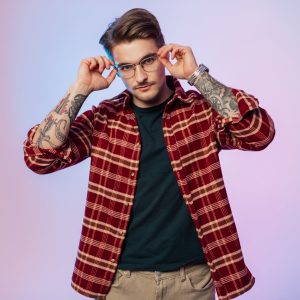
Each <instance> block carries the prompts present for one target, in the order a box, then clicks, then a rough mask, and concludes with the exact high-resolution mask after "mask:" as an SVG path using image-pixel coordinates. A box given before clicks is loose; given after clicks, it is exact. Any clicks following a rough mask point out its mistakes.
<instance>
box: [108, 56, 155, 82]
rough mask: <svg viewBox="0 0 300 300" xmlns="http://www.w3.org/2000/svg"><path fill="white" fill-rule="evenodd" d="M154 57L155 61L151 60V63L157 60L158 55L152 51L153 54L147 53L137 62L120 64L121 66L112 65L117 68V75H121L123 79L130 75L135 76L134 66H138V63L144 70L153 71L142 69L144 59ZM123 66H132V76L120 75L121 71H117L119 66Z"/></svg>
mask: <svg viewBox="0 0 300 300" xmlns="http://www.w3.org/2000/svg"><path fill="white" fill-rule="evenodd" d="M152 57H153V58H155V61H154V62H153V63H155V62H156V61H157V60H158V55H157V53H153V54H149V55H147V56H146V57H144V58H142V59H141V60H140V61H139V62H138V63H136V64H122V65H121V66H119V65H114V68H115V69H116V70H117V72H118V73H117V75H118V76H119V77H121V78H124V79H129V78H132V77H134V76H135V69H136V67H137V66H138V65H140V66H141V67H142V69H143V70H144V71H145V72H147V73H148V72H153V71H154V70H153V71H146V70H145V69H144V65H143V61H145V60H146V59H149V58H152ZM124 66H133V75H132V76H129V77H124V76H122V75H121V72H120V71H119V67H124Z"/></svg>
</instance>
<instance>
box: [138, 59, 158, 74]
mask: <svg viewBox="0 0 300 300" xmlns="http://www.w3.org/2000/svg"><path fill="white" fill-rule="evenodd" d="M141 65H142V67H143V69H144V70H145V71H146V72H151V71H155V70H156V68H157V66H158V64H157V55H153V56H150V57H147V58H145V59H143V60H142V61H141Z"/></svg>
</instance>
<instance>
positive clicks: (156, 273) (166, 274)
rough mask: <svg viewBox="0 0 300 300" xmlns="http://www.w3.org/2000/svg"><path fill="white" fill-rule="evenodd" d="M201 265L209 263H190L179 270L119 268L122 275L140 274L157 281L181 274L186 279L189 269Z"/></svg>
mask: <svg viewBox="0 0 300 300" xmlns="http://www.w3.org/2000/svg"><path fill="white" fill-rule="evenodd" d="M199 266H203V267H205V266H207V267H208V265H207V263H199V264H190V265H185V266H182V267H180V268H179V269H177V270H174V271H164V272H162V271H139V270H137V271H131V270H123V269H119V268H118V269H117V270H118V271H119V272H120V273H121V274H122V275H125V276H127V277H130V276H131V273H135V274H138V275H140V276H144V277H148V278H153V279H155V280H156V281H157V280H159V279H164V278H172V277H178V276H180V279H181V281H184V280H185V275H186V273H187V272H188V271H192V270H193V269H195V268H199Z"/></svg>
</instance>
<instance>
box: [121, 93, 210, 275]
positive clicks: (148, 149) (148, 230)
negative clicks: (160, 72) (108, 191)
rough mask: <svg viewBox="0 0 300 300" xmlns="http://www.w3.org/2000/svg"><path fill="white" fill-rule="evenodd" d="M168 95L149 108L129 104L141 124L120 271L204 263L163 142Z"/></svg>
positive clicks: (171, 268) (193, 227) (170, 268)
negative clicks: (136, 169) (135, 182)
mask: <svg viewBox="0 0 300 300" xmlns="http://www.w3.org/2000/svg"><path fill="white" fill-rule="evenodd" d="M171 97H172V96H171ZM169 99H170V98H168V99H166V100H165V101H164V102H163V103H161V104H159V105H156V106H154V107H150V108H140V107H137V106H136V105H134V104H133V103H132V102H131V103H130V106H131V108H132V109H133V111H134V113H135V115H136V118H137V122H138V126H139V131H140V135H141V142H142V152H141V157H140V165H139V174H138V181H137V186H136V192H135V198H134V203H133V210H132V214H131V217H130V221H129V224H128V229H127V233H126V237H125V241H124V243H123V247H122V253H121V256H120V259H119V263H118V268H120V269H127V270H132V271H133V270H144V271H171V270H175V269H178V268H180V267H181V266H184V265H188V264H191V263H203V262H206V259H205V257H204V254H203V251H202V247H201V244H200V241H199V239H198V237H197V233H196V229H195V226H194V224H193V220H192V218H191V215H190V213H189V211H188V208H187V206H186V204H185V202H184V200H183V197H182V194H181V192H180V190H179V187H178V184H177V181H176V177H175V175H174V173H173V170H172V167H171V163H170V158H169V156H168V152H167V149H166V145H165V140H164V135H163V129H162V114H163V110H164V107H165V105H166V103H167V102H168V100H169Z"/></svg>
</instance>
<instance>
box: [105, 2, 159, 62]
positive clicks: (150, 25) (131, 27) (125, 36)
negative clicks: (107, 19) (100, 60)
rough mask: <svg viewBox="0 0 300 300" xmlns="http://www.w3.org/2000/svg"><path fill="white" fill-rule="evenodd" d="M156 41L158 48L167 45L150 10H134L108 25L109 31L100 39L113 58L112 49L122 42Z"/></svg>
mask: <svg viewBox="0 0 300 300" xmlns="http://www.w3.org/2000/svg"><path fill="white" fill-rule="evenodd" d="M150 38H152V39H154V40H155V42H156V44H157V47H161V46H163V45H164V44H165V40H164V37H163V34H162V32H161V29H160V26H159V23H158V21H157V19H156V17H155V16H154V15H153V14H151V13H150V12H149V11H148V10H146V9H143V8H134V9H131V10H129V11H127V12H126V13H124V14H123V15H122V16H121V17H119V18H116V19H115V21H114V22H112V23H110V24H109V25H108V28H107V30H106V31H105V32H104V34H103V35H102V37H101V38H100V41H99V43H100V44H101V45H103V47H104V49H105V51H106V53H107V54H108V55H109V56H110V57H112V55H111V51H112V48H113V47H114V46H115V45H117V44H119V43H122V42H131V41H133V40H135V39H150Z"/></svg>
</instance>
